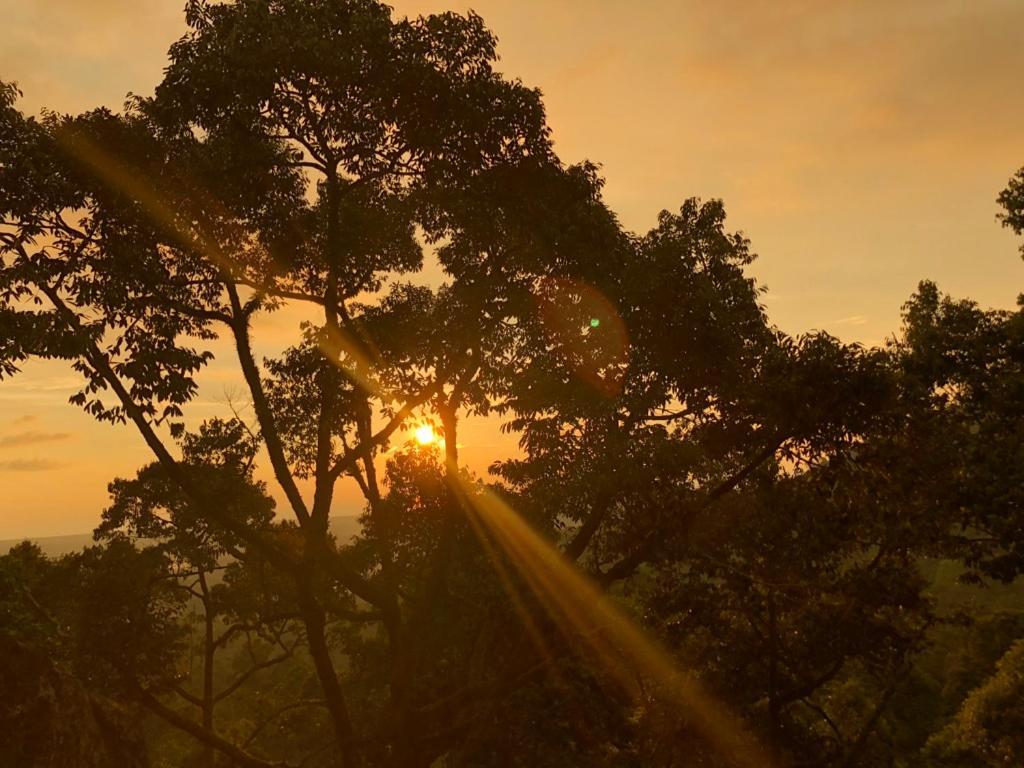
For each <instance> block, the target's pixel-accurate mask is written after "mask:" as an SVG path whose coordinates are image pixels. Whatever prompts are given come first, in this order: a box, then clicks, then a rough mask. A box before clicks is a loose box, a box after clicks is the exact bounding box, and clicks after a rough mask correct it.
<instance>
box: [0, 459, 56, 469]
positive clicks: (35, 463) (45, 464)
mask: <svg viewBox="0 0 1024 768" xmlns="http://www.w3.org/2000/svg"><path fill="white" fill-rule="evenodd" d="M63 466H64V464H63V463H62V462H59V461H51V460H50V459H11V460H10V461H0V472H49V471H50V470H52V469H60V468H61V467H63Z"/></svg>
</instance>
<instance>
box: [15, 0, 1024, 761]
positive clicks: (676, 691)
mask: <svg viewBox="0 0 1024 768" xmlns="http://www.w3.org/2000/svg"><path fill="white" fill-rule="evenodd" d="M186 15H187V23H188V31H187V33H186V34H185V35H184V36H183V37H182V38H181V39H180V40H178V41H177V42H176V43H174V45H173V46H172V47H171V49H170V52H169V59H168V63H167V68H166V70H165V73H164V76H163V79H162V80H161V81H160V82H159V83H158V84H157V85H156V88H155V91H154V92H153V94H152V95H150V96H137V95H133V96H130V97H129V98H128V101H127V102H126V104H125V107H124V109H123V110H120V111H112V110H109V109H105V108H98V109H94V110H92V111H87V112H84V113H81V114H59V113H55V112H43V113H42V114H41V115H35V116H34V115H30V114H26V113H24V112H22V111H21V110H20V108H19V100H20V99H21V96H22V95H21V92H20V90H19V87H18V86H17V85H16V84H15V83H13V82H0V388H2V387H3V385H4V383H6V382H7V381H8V380H10V379H12V378H15V377H17V376H18V375H19V372H20V370H21V369H22V368H23V367H24V365H25V364H27V363H30V362H31V361H35V360H51V361H54V360H57V361H63V363H64V364H65V365H66V367H67V369H68V371H69V372H73V373H74V375H75V376H77V377H78V379H79V381H80V386H79V389H78V391H77V392H76V393H75V394H73V395H72V397H71V398H70V400H71V402H70V403H69V404H68V406H67V407H68V408H69V409H70V408H73V407H77V408H80V409H83V410H84V411H85V412H86V413H88V414H89V415H90V416H92V417H94V418H95V419H96V420H98V421H101V422H107V423H109V424H110V425H111V429H112V430H117V431H119V432H120V433H123V439H125V440H129V439H132V440H140V441H142V442H144V444H145V445H146V447H147V448H148V451H149V455H150V456H151V461H150V463H148V464H146V465H145V466H141V467H139V468H138V471H137V473H135V474H134V475H132V476H127V477H111V478H110V485H109V505H108V506H107V507H106V508H105V509H103V510H102V521H101V523H100V524H99V526H98V527H97V528H96V530H95V532H94V534H93V539H94V541H93V542H92V544H91V545H90V546H88V547H86V548H84V549H82V550H81V551H76V552H73V553H70V554H66V555H62V556H48V555H46V554H44V552H43V551H42V549H40V547H39V546H38V545H37V544H34V543H32V542H29V541H26V542H24V543H22V544H19V545H17V546H14V547H12V548H11V549H10V551H8V552H0V765H4V766H7V765H9V766H21V767H24V768H37V767H38V768H43V767H44V766H46V767H47V768H108V767H110V768H143V767H144V766H152V767H153V768H171V767H172V766H174V767H177V766H186V767H192V768H229V767H234V766H239V767H242V768H271V766H273V767H275V768H286V767H287V768H300V767H302V768H305V767H308V768H320V767H323V768H327V767H331V768H363V767H365V768H385V767H387V768H398V767H402V768H430V767H433V768H513V767H514V768H546V767H548V766H550V767H551V768H555V767H556V766H557V767H558V768H571V767H578V768H589V767H591V766H593V767H597V768H600V767H608V768H679V767H680V766H709V767H710V766H723V767H731V766H736V767H737V768H739V767H741V766H742V767H746V766H750V767H753V766H769V767H770V766H778V768H787V767H789V766H792V767H794V768H795V767H796V766H823V767H835V768H840V767H842V768H854V767H867V766H871V767H876V766H877V767H891V768H897V767H906V768H910V767H912V766H949V767H955V768H995V767H996V766H1001V767H1005V766H1016V765H1024V590H1022V589H1021V588H1020V586H1019V583H1018V579H1019V576H1020V574H1021V572H1022V570H1024V297H1022V299H1021V300H1020V303H1019V305H1018V307H1017V308H1016V309H1013V310H1007V309H989V308H985V307H983V306H980V305H979V304H978V303H976V302H975V301H972V300H971V299H970V298H969V297H960V296H951V295H948V294H947V293H945V292H944V291H943V290H942V289H941V287H940V286H938V285H936V284H934V283H933V282H930V281H928V280H927V279H923V278H926V277H927V276H926V275H922V276H921V277H922V281H921V282H920V284H919V286H918V288H917V290H916V292H914V293H913V295H911V296H909V297H907V299H906V303H905V304H904V305H903V308H902V324H901V326H900V327H899V328H895V329H893V331H892V336H891V337H890V338H889V339H888V340H886V341H885V342H884V343H881V344H879V345H875V346H865V345H861V344H856V343H844V342H842V341H840V340H839V339H837V338H835V337H833V336H831V335H829V334H828V333H825V332H812V333H806V334H802V335H796V336H794V335H789V334H787V333H784V332H783V331H781V330H780V329H779V328H778V327H776V326H775V325H774V324H773V323H772V321H771V319H770V318H769V317H768V315H767V310H766V307H765V303H764V302H763V301H762V297H763V292H764V288H763V286H762V285H760V284H759V283H758V281H756V280H755V279H754V278H753V277H752V276H751V274H750V265H751V264H752V262H753V261H754V259H755V253H754V250H753V245H752V243H751V242H750V241H749V240H748V239H747V238H746V236H745V235H744V234H742V232H741V231H738V229H736V228H734V227H735V225H734V224H733V223H732V221H731V220H729V221H727V218H726V210H725V205H724V203H723V202H722V201H720V200H717V199H707V200H702V199H701V198H698V197H688V198H684V197H682V195H681V196H680V199H681V200H682V202H681V204H680V205H679V206H678V207H677V208H676V209H675V210H672V211H663V212H661V213H660V214H659V215H658V218H657V224H656V226H655V227H654V228H652V229H651V230H650V231H648V232H645V233H636V232H631V231H627V230H626V228H624V227H623V226H622V225H621V223H620V222H619V220H618V218H617V216H616V214H615V212H614V211H613V210H611V209H610V208H609V206H608V205H607V204H606V202H605V200H604V198H603V196H602V186H603V178H602V174H601V171H600V168H599V166H597V165H596V164H592V163H580V164H566V163H564V162H563V161H562V160H561V159H560V158H559V157H558V155H557V154H556V152H555V150H554V146H553V141H552V135H551V130H550V127H549V125H548V123H547V118H546V115H545V110H544V105H543V102H542V99H541V95H540V93H539V91H537V90H535V89H532V88H529V87H527V86H525V85H523V84H522V83H521V82H520V81H518V80H515V79H511V78H509V77H507V76H505V75H503V74H499V73H498V71H497V70H496V68H495V62H496V39H495V37H494V35H493V34H492V32H491V31H490V30H489V29H488V28H487V27H486V26H485V25H484V23H483V21H482V20H481V18H480V17H479V16H477V15H475V14H473V13H469V14H466V15H460V14H456V13H443V14H437V15H431V16H423V17H417V18H397V17H395V16H394V15H393V14H392V12H391V10H390V9H389V8H388V7H387V6H385V5H382V4H381V3H379V2H376V0H287V1H286V0H232V1H231V2H223V3H217V2H207V0H190V2H189V3H188V5H187V9H186ZM1018 162H1020V160H1019V159H1017V160H1015V161H1013V162H1011V163H1008V166H1007V171H1006V174H1007V178H1008V181H1007V183H1006V186H1005V188H1004V189H1003V190H1002V191H1000V190H998V189H995V190H992V196H993V198H997V202H998V206H999V210H1000V211H1001V213H1000V214H999V222H998V223H997V222H993V226H999V225H1000V224H1001V225H1002V226H1005V227H1007V228H1009V229H1010V230H1012V231H1013V232H1014V233H1016V235H1018V236H1024V168H1022V169H1021V170H1019V171H1016V172H1015V171H1014V168H1015V167H1016V164H1017V163H1018ZM1021 253H1022V255H1024V244H1022V246H1021ZM765 258H770V255H769V256H766V257H765ZM965 258H968V256H965ZM286 312H292V313H295V314H293V315H289V317H291V316H301V317H303V318H304V320H303V321H302V322H301V324H298V323H295V324H292V325H291V326H290V333H291V338H290V340H289V341H288V343H287V345H285V346H283V347H282V348H281V349H280V350H278V351H276V352H275V353H273V354H266V349H267V346H266V344H265V342H264V341H263V340H261V339H260V338H259V337H258V335H257V334H256V332H255V330H254V329H255V326H256V323H257V322H258V321H259V319H260V318H261V317H264V316H267V315H273V314H274V313H286ZM221 342H224V343H223V344H222V343H221ZM214 347H216V350H217V354H218V355H220V357H219V358H218V362H224V361H225V359H226V362H227V363H230V365H231V368H232V370H233V371H234V372H235V373H236V374H237V379H238V381H239V382H240V383H241V386H242V387H244V401H245V402H244V404H243V405H244V407H239V408H238V409H237V410H236V411H235V413H234V416H232V417H216V418H204V417H203V414H202V412H201V411H200V410H198V409H196V408H194V407H193V406H194V404H195V401H196V398H197V393H198V391H199V383H198V382H199V379H200V377H201V376H202V373H203V371H204V369H206V368H207V366H208V365H209V364H210V363H211V362H212V360H213V356H214V352H213V351H211V350H212V349H214ZM225 350H227V351H228V353H229V354H228V355H227V358H225V356H224V351H225ZM471 417H472V418H480V417H489V418H492V419H495V420H497V422H498V423H500V424H501V428H502V429H503V430H504V431H505V432H506V433H509V434H511V435H514V436H515V438H516V439H517V441H518V450H517V451H515V452H513V453H511V454H510V455H508V456H507V457H505V458H504V459H503V460H501V461H498V462H495V463H494V464H493V465H492V466H491V467H490V470H489V472H487V473H474V472H471V471H470V470H469V469H467V467H466V465H465V461H464V457H460V446H461V444H460V442H459V434H460V432H459V429H460V426H461V425H463V424H464V423H465V420H466V419H468V418H471ZM410 434H414V435H415V439H408V436H409V435H410ZM343 483H349V484H354V486H356V487H358V490H359V492H360V493H361V495H362V498H363V502H362V504H363V510H364V511H363V514H362V516H361V517H360V518H359V520H358V524H356V525H352V524H351V523H349V524H346V521H345V519H342V518H339V517H338V516H337V515H336V502H337V499H336V496H337V494H338V488H339V487H340V486H341V484H343ZM45 492H46V489H45V488H41V489H40V493H45ZM99 512H100V510H97V514H99Z"/></svg>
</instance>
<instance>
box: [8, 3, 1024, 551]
mask: <svg viewBox="0 0 1024 768" xmlns="http://www.w3.org/2000/svg"><path fill="white" fill-rule="evenodd" d="M182 4H183V3H182V0H0V18H3V19H4V30H3V33H2V35H0V79H3V80H15V81H17V82H18V83H19V85H20V87H21V89H22V90H23V91H24V93H25V96H24V99H23V100H22V102H21V106H22V108H23V109H25V110H27V111H31V112H35V111H38V110H39V109H40V108H43V107H47V108H51V109H54V110H57V111H61V112H74V111H79V110H85V109H88V108H91V107H94V106H99V105H106V106H110V107H113V108H116V107H118V106H119V105H120V104H121V103H122V102H123V100H124V97H125V95H126V93H128V92H129V91H132V92H136V93H140V94H148V93H150V92H151V91H152V89H153V87H154V86H155V84H156V83H157V82H158V80H159V78H160V75H161V69H162V67H163V65H164V63H165V52H166V50H167V47H168V46H169V44H170V43H171V42H172V41H173V40H174V39H175V38H176V37H178V36H179V35H180V34H181V33H182V32H183V30H184V21H183V14H182V13H181V6H182ZM469 8H473V9H475V10H476V11H477V12H478V13H480V14H481V15H482V16H483V17H484V19H485V20H486V21H487V23H488V25H489V26H490V27H491V28H492V29H493V30H494V31H495V32H496V33H497V35H498V37H499V40H500V43H499V53H500V55H501V62H500V69H501V70H502V71H504V72H505V73H507V74H509V75H512V76H516V77H519V78H521V79H522V80H523V81H524V82H525V83H527V84H529V85H533V86H538V87H540V88H541V90H542V91H543V93H544V96H545V102H546V105H547V109H548V115H549V122H550V124H551V126H552V128H553V131H554V138H555V141H556V146H557V149H558V151H559V153H560V155H561V156H562V158H563V159H564V160H566V161H568V162H573V161H578V160H582V159H585V158H587V159H591V160H594V161H596V162H598V163H600V164H601V166H602V168H603V173H604V175H605V177H606V179H607V187H606V198H607V200H608V202H609V203H610V205H611V207H612V208H613V209H614V210H615V211H616V212H617V213H618V214H619V216H620V218H621V220H622V222H623V224H624V225H625V226H626V227H628V228H630V229H632V230H635V231H643V230H646V229H647V228H649V227H650V226H652V225H653V224H654V221H655V217H656V215H657V213H658V211H659V210H661V209H664V208H676V207H678V205H679V204H680V202H681V201H682V200H683V199H685V198H686V197H690V196H701V197H705V198H707V197H721V198H723V199H724V200H725V202H726V208H727V210H728V211H729V215H730V224H731V227H732V228H734V229H741V230H743V231H744V232H745V233H746V234H747V235H748V236H749V237H750V238H751V239H752V241H753V246H754V249H755V250H756V251H757V252H758V253H759V254H760V258H759V260H758V261H757V262H756V263H755V265H754V266H753V273H754V274H755V275H756V276H757V277H758V279H759V280H760V281H762V282H763V283H764V284H766V285H767V286H768V287H769V291H768V293H767V294H766V295H765V297H764V301H765V305H766V307H767V308H768V312H769V315H770V317H771V319H772V320H773V321H774V322H775V323H776V324H777V325H778V326H779V327H781V328H782V329H784V330H786V331H788V332H791V333H800V332H803V331H807V330H809V329H824V330H827V331H829V332H830V333H832V334H834V335H836V336H838V337H840V338H842V339H844V340H847V341H861V342H864V343H868V344H873V343H880V342H882V341H883V340H884V339H885V338H886V337H887V336H889V335H890V334H892V333H893V332H894V331H895V330H896V329H897V327H898V322H899V309H900V305H901V304H902V303H903V301H905V300H906V298H907V297H908V296H909V294H910V293H911V292H912V291H913V290H914V287H915V286H916V284H917V282H918V281H919V280H921V279H922V278H929V279H933V280H935V281H937V282H938V283H939V286H940V287H941V288H942V289H944V290H946V291H948V292H951V293H953V294H956V295H961V296H970V297H972V298H974V299H976V300H978V301H979V302H980V303H982V304H983V305H986V306H997V307H1010V306H1012V305H1013V304H1014V301H1015V299H1016V296H1017V294H1018V293H1020V292H1021V291H1022V290H1024V279H1022V278H1024V265H1022V262H1021V259H1020V256H1019V254H1018V252H1017V248H1018V243H1017V242H1015V239H1014V237H1013V236H1012V234H1011V233H1010V232H1009V231H1007V230H1003V229H1001V228H1000V227H999V225H998V224H997V223H996V221H995V214H996V210H997V208H996V204H995V197H996V195H997V193H998V192H999V190H1000V189H1002V188H1003V187H1004V186H1005V184H1006V181H1007V179H1008V178H1009V176H1010V175H1011V174H1012V173H1013V171H1014V170H1015V169H1017V168H1018V167H1020V166H1021V165H1024V99H1022V98H1021V73H1024V44H1022V43H1021V40H1022V34H1024V2H1021V1H1020V0H958V1H954V0H884V1H883V0H847V1H838V0H837V1H834V2H814V1H812V0H778V1H777V2H754V1H753V0H750V1H749V2H740V1H739V0H718V1H717V2H702V1H699V0H632V2H622V1H621V0H614V1H613V0H589V1H585V0H515V1H512V0H473V2H462V0H449V1H447V2H445V1H444V0H437V1H436V2H434V1H430V2H428V1H426V0H409V1H408V2H397V3H395V13H396V14H399V15H404V14H418V13H426V12H430V11H438V10H445V9H452V10H458V11H465V10H468V9H469ZM296 323H297V317H296V316H295V315H294V314H289V313H287V312H284V313H279V314H277V315H274V316H272V317H271V318H270V319H268V320H266V321H264V322H262V324H260V325H259V326H257V329H256V337H257V351H258V352H259V353H261V354H263V355H266V354H272V353H275V352H276V351H278V350H279V349H280V348H281V346H282V345H284V344H287V343H289V342H290V341H291V340H292V339H294V338H295V336H294V331H295V326H296ZM201 382H202V388H201V393H200V397H199V399H198V401H197V402H196V403H195V405H194V407H193V409H192V412H191V415H192V417H193V419H195V420H198V419H202V418H207V417H209V416H213V415H228V414H229V413H230V411H229V410H228V406H227V400H228V399H229V398H231V397H235V398H237V399H240V398H241V388H240V386H239V382H238V381H237V380H236V378H235V377H234V375H233V372H232V367H231V365H230V360H228V361H226V362H224V363H215V364H214V365H212V366H211V368H210V369H209V370H208V371H206V372H205V373H204V374H203V376H202V378H201ZM76 383H77V379H76V378H75V375H74V374H73V372H72V371H71V370H70V369H69V368H68V367H67V366H65V365H61V364H49V363H32V364H30V365H27V366H26V367H25V370H24V372H23V374H22V375H20V376H18V377H16V378H14V379H12V380H7V381H3V382H0V491H2V495H0V539H5V538H13V537H19V536H46V535H52V534H62V533H78V532H84V531H88V530H90V529H91V528H92V527H93V526H94V525H95V523H96V522H97V520H98V517H99V513H100V510H101V509H102V508H103V506H104V505H105V503H106V498H107V496H106V484H107V482H108V481H109V480H110V479H111V478H112V477H114V476H116V475H125V474H129V473H133V472H134V471H135V469H136V468H138V467H139V466H140V465H141V464H143V463H145V462H146V461H148V460H149V458H148V456H147V454H146V451H145V448H144V446H143V444H142V441H141V439H140V438H139V437H138V436H137V435H136V434H135V433H134V432H133V431H131V430H130V429H128V428H126V427H110V426H108V425H100V424H97V423H95V422H94V421H93V420H92V419H91V418H89V417H87V416H85V415H84V414H83V413H81V412H80V411H78V410H77V409H75V408H74V407H73V406H70V405H68V404H67V397H68V395H69V394H70V393H71V392H72V391H74V388H75V387H76ZM460 444H461V445H462V456H463V458H464V460H465V461H466V462H467V463H468V464H469V465H470V466H471V467H472V468H474V469H475V470H477V471H481V472H482V471H484V470H485V468H486V466H487V465H488V464H489V463H490V462H491V461H493V460H494V459H496V458H500V457H503V456H506V455H508V454H509V452H511V451H513V450H514V447H515V438H514V437H510V436H505V435H501V434H500V433H499V432H498V430H497V428H496V424H495V423H493V422H489V421H484V420H477V421H476V422H471V423H469V424H467V425H466V426H465V427H464V428H463V430H462V433H461V434H460ZM335 511H336V513H338V514H354V513H356V512H358V511H359V503H358V501H357V498H356V494H355V493H354V492H352V491H351V490H346V491H345V492H342V493H341V494H340V498H339V501H338V504H337V505H336V508H335Z"/></svg>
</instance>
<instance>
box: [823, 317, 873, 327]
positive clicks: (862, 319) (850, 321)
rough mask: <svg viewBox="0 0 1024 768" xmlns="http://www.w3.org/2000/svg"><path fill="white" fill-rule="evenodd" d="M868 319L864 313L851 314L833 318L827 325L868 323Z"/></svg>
mask: <svg viewBox="0 0 1024 768" xmlns="http://www.w3.org/2000/svg"><path fill="white" fill-rule="evenodd" d="M867 322H868V319H867V318H866V317H865V316H864V315H850V316H849V317H841V318H839V319H838V320H832V321H831V322H829V323H827V325H867Z"/></svg>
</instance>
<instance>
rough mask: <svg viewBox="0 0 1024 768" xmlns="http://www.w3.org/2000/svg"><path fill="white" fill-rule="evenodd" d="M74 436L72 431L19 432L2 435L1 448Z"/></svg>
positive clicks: (50, 441)
mask: <svg viewBox="0 0 1024 768" xmlns="http://www.w3.org/2000/svg"><path fill="white" fill-rule="evenodd" d="M70 437H73V435H72V434H71V433H70V432H19V433H17V434H14V435H5V436H4V437H0V448H10V447H12V446H16V445H35V444H36V443H53V442H57V441H59V440H67V439H68V438H70Z"/></svg>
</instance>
